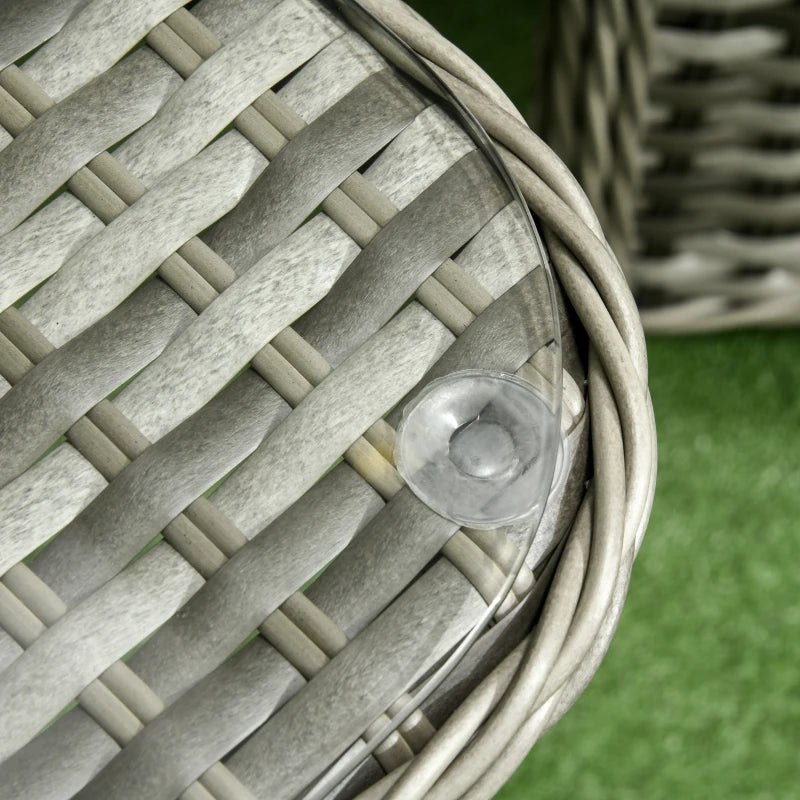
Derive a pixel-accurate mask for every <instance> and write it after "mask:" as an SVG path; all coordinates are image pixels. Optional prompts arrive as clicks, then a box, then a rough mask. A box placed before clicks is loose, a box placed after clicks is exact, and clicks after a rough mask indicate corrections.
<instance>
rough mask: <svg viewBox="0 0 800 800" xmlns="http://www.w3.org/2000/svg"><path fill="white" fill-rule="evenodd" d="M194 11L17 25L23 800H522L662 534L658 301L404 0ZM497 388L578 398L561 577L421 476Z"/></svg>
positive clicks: (14, 603) (18, 16)
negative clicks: (491, 373)
mask: <svg viewBox="0 0 800 800" xmlns="http://www.w3.org/2000/svg"><path fill="white" fill-rule="evenodd" d="M182 5H183V4H182V1H181V0H142V2H137V3H127V4H125V3H118V2H113V0H90V1H89V2H82V1H81V0H55V1H54V0H36V1H35V2H30V1H29V0H17V2H12V3H6V4H4V5H3V7H2V9H0V60H2V64H0V66H1V67H3V69H2V71H0V124H1V125H2V128H0V182H2V188H3V192H2V196H3V203H2V206H0V251H1V252H2V259H1V260H0V263H2V265H3V267H2V272H0V301H2V302H1V303H0V305H1V306H2V308H3V309H4V310H3V311H2V312H1V313H0V375H2V379H0V478H1V480H0V575H1V576H2V578H0V671H2V680H0V709H2V711H0V798H2V799H3V800H11V798H21V797H25V798H32V799H33V798H36V800H39V799H41V800H56V798H69V797H78V798H84V800H85V798H103V800H109V799H110V798H125V800H131V799H132V798H143V799H144V798H146V799H147V800H154V798H174V797H181V798H186V799H187V800H209V798H216V799H217V800H234V799H235V800H242V799H243V798H253V797H262V798H269V799H270V800H275V798H287V800H288V798H294V797H300V796H303V797H307V798H313V797H321V796H329V797H337V798H349V797H356V796H358V797H361V798H379V797H391V798H417V797H422V796H425V797H431V798H440V799H441V798H451V797H453V798H454V797H469V798H473V797H475V798H477V797H490V796H492V795H493V794H494V793H495V792H496V790H497V789H498V788H499V787H500V786H501V785H502V783H503V782H504V781H505V780H506V779H507V777H508V776H509V775H510V774H511V772H512V771H513V770H514V769H515V768H516V766H517V765H518V764H519V763H520V761H521V760H522V758H523V757H524V755H525V754H526V753H527V752H528V750H529V749H530V748H531V747H532V745H533V744H534V742H535V741H536V740H537V739H538V738H539V737H540V736H541V735H542V734H543V733H544V732H545V731H546V730H547V729H548V728H549V727H550V726H551V725H553V724H554V723H555V722H556V721H557V720H558V719H559V718H560V717H561V716H562V715H563V714H564V713H565V712H566V710H567V709H568V708H569V707H570V706H571V704H572V703H573V702H574V701H575V699H576V698H577V696H578V695H579V694H580V693H581V692H582V690H583V689H584V688H585V686H586V685H587V683H588V681H589V680H590V679H591V676H592V675H593V674H594V672H595V670H596V669H597V666H598V664H599V662H600V660H601V659H602V657H603V655H604V654H605V652H606V649H607V647H608V645H609V642H610V639H611V636H612V634H613V631H614V628H615V626H616V623H617V620H618V618H619V614H620V612H621V608H622V603H623V600H624V597H625V593H626V590H627V586H628V582H629V577H630V570H631V566H632V562H633V559H634V557H635V554H636V552H637V550H638V548H639V546H640V544H641V541H642V537H643V534H644V530H645V526H646V523H647V518H648V515H649V510H650V506H651V502H652V492H653V486H654V480H655V467H654V459H655V438H654V426H653V418H652V408H651V405H650V400H649V396H648V391H647V372H646V356H645V348H644V343H643V335H642V330H641V326H640V323H639V319H638V316H637V312H636V308H635V306H634V303H633V300H632V297H631V295H630V291H629V289H628V287H627V284H626V282H625V280H624V276H623V273H622V271H621V270H620V268H619V266H618V264H617V262H616V260H615V257H614V255H613V253H612V251H611V249H610V248H609V247H608V245H607V244H606V243H605V240H604V239H603V236H602V233H601V231H600V227H599V224H598V221H597V219H596V217H595V215H594V213H593V211H592V209H591V207H590V205H589V203H588V202H587V200H586V197H585V196H584V195H583V193H582V192H581V190H580V189H579V188H578V185H577V184H576V182H575V181H574V179H573V178H572V177H571V175H570V173H569V172H568V171H567V169H566V168H565V167H564V166H563V164H562V163H561V162H560V161H559V160H558V159H557V158H556V157H555V156H554V155H553V154H552V152H551V151H550V150H549V149H548V148H547V147H546V146H544V145H543V144H542V142H541V141H540V140H539V139H538V138H537V137H536V136H535V134H533V133H532V132H531V131H530V130H529V129H528V127H527V126H526V125H525V124H524V123H523V122H522V121H521V119H520V116H519V114H518V112H517V111H516V110H515V109H514V108H513V106H512V105H511V104H510V103H509V101H508V99H507V98H506V97H505V96H504V95H503V94H502V92H501V91H500V90H499V89H498V88H497V87H496V86H495V85H494V84H493V83H492V82H491V80H490V79H489V78H488V77H487V76H486V75H485V74H484V73H483V72H481V70H479V69H478V68H477V67H476V66H475V65H474V64H473V63H471V62H470V61H469V60H468V59H467V58H466V57H465V56H464V55H463V54H462V53H460V52H459V51H458V50H457V49H456V48H454V47H453V46H452V45H451V44H449V43H448V42H447V41H446V40H444V39H443V38H442V37H441V36H440V35H439V34H437V33H436V31H434V30H433V29H432V28H431V27H430V26H429V25H427V24H426V23H425V22H424V21H423V20H422V19H420V18H419V17H418V16H417V15H416V14H415V13H414V12H412V11H411V10H410V9H409V8H408V7H407V6H405V5H403V4H402V3H401V2H398V0H370V1H369V2H366V3H364V4H363V5H364V7H365V8H366V9H367V11H364V9H363V8H362V7H359V6H357V5H356V4H355V3H352V2H350V1H349V0H341V2H337V3H335V4H332V5H331V6H330V7H328V6H323V5H321V4H320V3H318V2H317V1H316V0H283V1H282V2H277V0H201V2H199V3H197V4H195V5H193V6H192V7H191V9H186V8H182ZM367 12H371V14H372V15H374V16H370V15H369V14H368V13H367ZM378 21H380V23H382V24H383V26H385V27H381V25H380V24H379V23H378ZM391 32H394V34H396V35H397V37H399V38H395V37H394V35H393V34H392V33H391ZM401 40H404V41H405V42H406V43H408V45H410V47H411V48H413V51H416V53H417V54H419V56H421V58H422V59H424V60H419V58H418V57H416V56H414V55H413V54H412V52H411V51H409V50H406V49H405V48H404V46H403V45H402V43H401ZM379 50H380V52H378V51H379ZM390 61H391V62H394V64H395V66H391V65H390ZM396 65H400V66H403V67H404V73H407V74H408V75H410V76H411V77H405V75H404V74H401V72H400V71H399V70H398V68H397V66H396ZM425 65H427V67H426V66H425ZM437 76H438V77H437ZM415 81H416V82H415ZM451 92H452V96H451V94H450V93H451ZM455 98H458V100H456V99H455ZM461 103H463V106H462V105H460V104H461ZM465 108H466V109H469V111H470V112H471V114H474V118H473V117H472V116H470V114H468V113H467V112H466V110H465ZM475 118H477V120H478V122H480V124H481V125H482V126H483V129H485V131H486V132H488V134H489V135H490V136H491V137H492V139H493V140H494V142H495V145H496V147H497V150H496V151H494V150H492V149H491V147H490V146H489V145H488V139H485V136H486V134H485V133H484V132H483V130H482V129H481V128H480V127H478V125H477V123H475ZM458 120H460V121H458ZM468 133H471V134H472V135H468ZM479 145H480V146H479ZM498 152H499V153H500V154H501V156H502V162H501V161H500V159H499V158H497V156H496V153H498ZM493 159H496V161H493ZM268 164H269V166H267V165H268ZM505 171H507V173H506V172H505ZM508 174H510V175H511V176H513V178H514V179H515V180H516V183H517V185H518V187H519V190H521V192H522V194H523V195H524V200H525V201H526V202H527V204H528V206H529V207H530V209H531V210H532V211H533V213H534V215H535V216H536V218H537V219H538V221H539V222H540V224H541V227H542V231H543V235H544V239H545V242H546V245H547V253H548V255H549V259H550V260H551V263H552V270H553V273H554V275H555V277H556V285H555V287H553V286H551V285H550V286H549V285H548V275H549V272H548V270H549V266H548V265H547V263H546V258H545V257H544V253H543V252H542V251H539V250H537V249H536V248H535V247H531V246H530V244H531V242H532V241H534V240H533V239H532V238H531V235H530V222H529V220H526V214H525V213H523V212H522V209H523V206H522V202H523V201H522V200H521V198H520V196H519V195H516V194H515V192H517V191H518V190H517V189H516V187H515V186H514V185H513V184H511V183H502V181H499V179H498V175H500V176H504V177H505V178H507V177H508ZM526 226H527V227H526ZM525 231H527V232H528V233H527V234H526V233H525ZM526 236H527V238H526ZM553 289H554V291H555V296H556V299H557V303H556V307H557V309H558V321H557V324H558V327H559V329H560V331H556V332H555V333H553V331H549V332H548V331H547V330H546V329H541V330H540V329H539V327H538V326H539V323H540V320H539V318H538V317H537V316H536V314H537V313H538V310H540V309H547V308H553V307H554V306H553V305H552V303H551V298H552V297H553V293H552V292H553ZM409 298H411V299H409ZM545 334H547V335H545ZM559 340H560V342H561V348H560V350H559V348H558V346H557V345H558V342H559ZM561 356H563V357H561ZM562 364H563V366H562ZM473 365H479V366H482V367H490V368H494V369H500V370H503V371H507V372H515V371H520V372H521V374H523V375H524V376H525V377H527V378H528V379H529V380H530V381H533V382H535V381H537V380H538V381H545V382H547V384H548V386H550V387H551V389H552V390H553V391H556V388H557V387H558V386H559V385H561V384H562V383H563V401H562V416H561V430H562V434H563V437H564V442H565V446H564V451H563V457H564V465H563V469H562V473H563V475H564V479H563V480H561V481H560V482H558V483H557V484H556V485H555V486H554V488H553V491H552V492H551V494H550V496H549V498H548V499H547V505H546V508H545V509H544V514H543V516H542V518H541V521H540V523H539V524H538V529H537V530H536V531H535V538H534V539H533V545H532V547H530V549H528V548H527V546H526V547H522V545H521V542H522V541H523V539H520V538H519V530H518V529H519V527H522V528H524V527H525V526H524V525H523V526H517V528H513V527H512V528H503V529H498V530H494V531H477V532H476V531H472V530H469V529H464V528H459V526H458V525H457V524H454V523H452V522H450V520H448V519H445V518H444V517H440V516H439V515H437V514H435V513H434V512H433V511H431V510H430V509H428V508H427V507H426V506H425V505H424V504H423V503H422V502H420V501H419V500H418V499H417V498H416V497H415V495H414V494H413V493H412V492H411V491H410V490H409V489H408V487H407V486H405V485H404V483H403V481H402V479H401V478H400V476H399V474H398V472H397V470H396V469H395V466H394V463H393V452H394V442H395V425H396V423H397V421H398V417H397V414H398V413H399V409H401V408H402V406H403V402H402V401H403V398H404V397H406V396H413V395H414V392H415V391H416V389H415V387H424V386H425V385H426V384H427V383H428V382H429V381H430V380H431V378H432V377H435V376H436V375H437V374H447V373H449V372H452V371H453V370H456V369H464V368H465V367H471V366H473ZM554 387H556V388H554ZM398 404H399V408H398V409H397V410H393V407H394V406H397V405H398ZM590 420H591V424H590ZM528 527H530V525H529V526H528ZM515 537H516V538H515ZM523 558H524V563H522V559H523ZM520 564H521V566H520ZM513 565H516V567H514V566H513ZM326 566H327V569H325V572H324V573H323V574H322V575H320V576H318V573H319V572H320V571H321V570H322V569H323V568H325V567H326ZM315 578H316V579H315ZM487 611H488V612H493V613H494V622H493V624H491V625H490V626H489V627H488V628H486V629H485V630H480V629H478V628H476V626H475V619H477V618H478V617H480V616H481V615H485V614H486V613H487ZM470 631H474V632H476V635H477V634H480V635H479V636H478V638H477V639H476V641H475V642H474V643H472V645H471V647H469V648H468V649H466V653H465V655H464V656H463V658H462V659H461V660H460V661H458V663H457V664H456V665H455V666H454V668H453V669H452V670H451V671H449V672H448V673H447V674H443V675H442V676H441V679H440V680H439V681H438V682H432V683H430V682H429V683H425V681H428V675H429V674H430V673H431V671H432V670H435V669H436V668H437V665H439V664H441V663H442V661H443V659H445V658H446V657H447V656H448V653H449V652H450V651H452V649H453V648H454V647H457V646H458V645H459V642H463V641H467V640H465V639H464V637H465V636H466V635H467V634H468V633H469V632H470ZM421 685H424V686H430V691H429V692H428V693H427V694H423V693H422V692H421V690H420V686H421ZM411 695H416V696H415V697H414V698H413V699H414V702H415V704H416V706H417V707H415V705H413V704H412V705H409V700H410V699H411Z"/></svg>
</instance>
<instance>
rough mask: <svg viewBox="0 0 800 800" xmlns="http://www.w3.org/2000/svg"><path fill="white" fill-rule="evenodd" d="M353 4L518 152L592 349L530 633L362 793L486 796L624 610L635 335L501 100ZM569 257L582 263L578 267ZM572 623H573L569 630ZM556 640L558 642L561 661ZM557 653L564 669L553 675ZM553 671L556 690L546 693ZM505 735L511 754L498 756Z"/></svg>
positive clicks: (634, 481) (636, 404)
mask: <svg viewBox="0 0 800 800" xmlns="http://www.w3.org/2000/svg"><path fill="white" fill-rule="evenodd" d="M362 4H363V5H364V6H365V7H367V8H368V9H369V10H370V11H372V12H373V13H374V14H375V15H376V16H377V17H378V18H379V19H381V20H382V21H383V22H384V23H385V24H386V25H387V26H388V27H390V28H392V29H393V30H395V32H396V33H398V35H400V36H401V37H402V38H404V39H405V40H406V41H408V42H409V43H410V44H411V45H412V47H414V49H415V50H417V51H418V52H419V53H421V54H422V55H423V56H424V57H426V58H428V59H429V61H430V62H431V64H432V66H434V68H437V67H438V69H437V72H438V73H439V75H440V77H442V78H443V79H444V80H445V81H446V82H447V83H448V84H449V85H450V87H451V88H452V89H453V91H454V92H455V93H456V95H457V96H458V97H459V98H460V99H461V100H462V102H464V103H465V104H466V105H467V106H468V107H469V108H470V110H471V111H472V112H473V113H474V114H475V115H476V116H477V118H478V119H479V121H480V122H481V123H482V124H483V125H484V127H485V128H486V129H487V131H488V132H489V133H490V135H492V136H494V138H495V139H496V140H497V141H498V142H499V143H500V144H501V145H507V146H508V147H509V149H510V150H511V151H514V152H516V153H517V156H519V157H517V156H515V155H513V154H512V153H509V152H505V153H504V158H505V160H506V163H507V165H508V167H509V169H510V170H511V171H512V174H513V175H514V177H515V178H516V179H517V180H518V181H519V182H520V185H521V188H522V190H523V194H524V195H525V198H526V200H527V201H528V203H529V205H530V206H531V209H532V210H533V211H534V212H535V213H537V214H538V216H539V218H540V219H541V221H542V223H543V225H544V227H545V237H546V241H547V243H548V245H549V246H550V254H551V257H552V261H553V266H554V268H555V271H556V273H557V274H558V276H559V278H560V279H561V282H562V284H563V286H564V289H565V292H566V295H567V297H568V298H569V300H570V301H571V302H572V303H573V305H574V306H575V308H576V310H577V312H578V315H579V317H580V319H581V321H582V323H583V324H584V326H585V327H586V329H587V332H588V334H589V338H590V341H591V345H592V356H591V363H590V372H589V393H590V403H591V409H592V424H593V428H594V433H593V438H594V441H595V449H594V459H595V480H594V486H593V491H592V492H591V493H590V494H588V495H587V498H586V499H585V501H584V503H583V505H582V507H581V509H580V511H579V513H578V518H577V520H576V524H575V525H574V526H573V529H572V532H571V534H570V538H569V541H568V543H567V549H566V551H565V554H564V556H563V558H562V562H561V564H560V565H559V570H558V573H557V576H556V578H555V580H554V583H553V585H552V587H551V596H550V597H549V599H548V604H547V606H546V609H545V611H544V612H543V616H542V619H541V621H540V623H539V625H538V626H537V629H536V631H535V632H534V633H532V634H531V635H530V636H529V637H528V638H527V639H526V641H525V642H524V643H523V644H521V645H520V646H519V647H518V648H517V650H515V651H514V653H513V654H512V655H511V656H509V657H508V658H507V659H506V661H504V662H503V664H502V665H501V666H500V667H498V668H497V669H496V670H495V671H494V672H493V673H492V674H491V675H490V676H489V677H488V678H487V679H486V680H485V681H484V682H483V683H482V684H481V685H480V686H479V687H478V688H477V689H476V690H475V691H474V692H473V693H472V694H471V695H470V697H469V698H468V700H467V701H465V703H463V704H462V706H461V708H460V709H458V711H456V712H455V714H454V715H453V716H452V717H451V719H450V720H448V722H447V723H445V725H444V726H443V727H442V728H441V729H440V731H439V732H438V733H437V734H435V735H434V737H433V739H432V740H431V742H430V743H429V744H428V746H427V747H426V749H425V750H424V751H423V752H422V754H421V755H419V756H417V757H416V758H415V759H414V761H413V762H411V765H410V766H409V767H407V768H403V770H402V771H398V773H400V772H402V774H398V773H392V774H390V775H389V776H387V778H386V779H384V780H383V781H381V782H380V783H379V784H376V785H375V786H374V787H372V788H371V789H370V790H367V791H366V792H364V793H362V794H361V795H360V798H361V800H376V799H377V798H379V797H384V798H391V800H400V798H403V800H412V798H420V797H423V796H424V797H429V798H436V799H437V800H443V799H444V798H451V797H452V798H455V797H465V798H466V797H469V798H489V797H491V796H493V794H494V792H495V791H496V789H497V788H499V786H500V785H502V783H503V782H504V781H505V779H506V778H507V777H508V776H509V775H510V774H511V772H513V770H514V769H515V768H516V767H517V766H518V765H519V763H520V761H521V760H522V758H523V757H524V755H525V753H526V752H527V750H528V748H529V747H530V746H532V744H533V743H534V742H535V741H536V739H537V738H538V737H539V736H540V735H541V733H543V731H544V729H545V728H546V726H547V725H549V724H552V722H554V721H555V719H556V718H557V717H558V716H560V715H561V714H563V713H564V711H565V710H566V707H568V706H569V705H570V704H571V703H572V702H574V700H575V699H576V697H577V695H578V694H579V693H580V692H581V691H582V689H583V688H584V686H585V683H586V676H585V675H583V674H580V673H579V672H578V669H579V667H580V665H581V662H582V661H583V660H584V658H586V659H587V661H588V664H587V665H585V666H588V670H587V671H588V672H589V673H590V674H591V673H593V672H594V670H595V669H596V667H597V666H598V665H599V661H600V660H601V659H602V656H603V654H604V653H605V651H606V649H607V647H608V644H609V642H610V638H611V636H612V635H613V631H614V628H615V626H616V622H617V620H618V617H619V613H620V611H621V598H622V596H624V593H625V590H626V587H627V583H628V579H629V567H630V564H631V563H632V560H633V557H634V556H635V553H636V551H637V550H638V547H639V545H640V544H641V540H642V537H643V534H644V529H645V526H646V523H647V519H648V517H649V512H650V508H651V506H652V499H653V491H654V486H655V456H656V445H655V427H654V419H653V414H652V405H651V403H650V400H649V394H648V391H647V363H646V354H645V350H644V345H643V334H642V329H641V325H640V323H639V321H638V315H637V312H636V307H635V304H634V301H633V298H632V295H631V293H630V290H629V289H628V287H627V284H626V283H625V280H624V277H623V274H622V271H621V269H620V268H619V265H618V263H617V262H616V259H615V258H614V256H613V254H612V253H611V251H610V249H609V248H608V246H607V245H606V244H605V240H604V238H603V236H602V232H601V230H600V226H599V223H598V220H597V217H596V216H595V214H594V212H593V211H592V209H591V205H590V204H589V202H588V200H587V199H586V197H585V195H584V193H583V192H582V190H581V189H580V187H579V186H578V184H577V182H576V181H575V180H574V178H572V176H571V175H570V173H569V172H568V170H567V169H566V168H565V166H564V165H563V162H561V161H560V159H558V158H557V157H556V156H555V155H554V154H553V153H552V152H551V151H550V150H549V148H547V147H546V146H544V145H543V143H542V142H541V140H539V139H538V137H536V135H535V134H533V133H532V132H531V131H530V130H528V129H527V128H526V127H525V126H524V125H522V124H521V123H520V122H519V121H518V118H517V117H516V116H512V115H510V114H508V112H507V111H504V109H506V108H507V106H508V103H509V101H508V99H507V98H506V97H505V96H504V95H503V94H502V92H501V91H500V90H499V89H497V88H496V87H495V86H492V87H491V88H483V90H482V94H481V91H479V90H477V89H476V88H475V87H476V86H481V85H483V86H484V87H485V83H483V82H482V81H481V80H480V79H479V78H478V77H477V76H481V75H483V73H482V71H481V70H480V68H478V67H477V66H476V65H475V64H474V63H473V62H471V61H470V60H469V59H468V58H467V57H466V56H464V55H463V54H460V55H458V56H457V57H455V58H454V59H453V58H451V57H448V59H447V64H446V66H444V65H443V64H442V61H443V60H440V59H439V58H438V57H437V56H438V54H439V53H441V52H442V51H443V50H448V48H447V44H446V42H445V40H444V39H443V37H441V35H440V34H438V33H437V32H436V31H435V30H434V29H433V28H432V27H431V26H430V25H428V24H427V23H425V22H424V21H421V20H420V19H419V17H418V16H416V15H415V14H413V12H411V11H410V10H409V9H408V8H407V7H406V6H405V5H404V4H403V3H401V2H400V1H399V0H364V2H363V3H362ZM451 47H452V46H451ZM448 55H449V56H451V55H452V53H451V51H450V52H448ZM565 218H568V220H569V221H568V222H566V221H565ZM559 235H561V236H563V243H562V241H560V240H559V238H558V236H559ZM565 245H566V246H565ZM568 246H569V247H571V248H572V251H573V252H574V253H576V254H578V253H580V255H581V256H582V258H583V264H579V263H578V262H577V261H576V260H575V258H574V257H573V253H571V252H570V251H569V250H568V249H567V247H568ZM595 426H596V427H595ZM623 509H624V513H621V512H622V510H623ZM592 512H593V513H592ZM590 517H593V520H592V523H590V522H589V518H590ZM590 526H593V527H594V539H595V541H597V540H598V539H600V541H603V542H605V547H604V548H603V554H604V555H603V557H602V558H600V559H598V560H595V559H597V555H596V553H597V550H596V548H594V547H593V548H592V551H591V554H590V553H589V547H588V542H587V539H588V538H589V528H590ZM615 556H616V558H615ZM598 561H599V563H598ZM614 562H616V563H614ZM612 565H613V567H614V568H612ZM584 576H585V583H584V580H583V578H584ZM581 589H584V594H583V595H582V597H581V600H580V605H579V604H578V596H579V594H580V592H581ZM589 590H593V591H594V592H595V593H590V591H589ZM612 599H613V600H614V602H613V603H612ZM570 611H575V617H574V618H573V614H572V613H570ZM575 619H577V620H578V624H577V626H576V628H577V632H576V633H573V636H572V638H569V637H570V634H569V633H568V631H567V630H565V625H566V623H565V622H564V620H568V621H570V622H574V620H575ZM574 631H575V628H573V632H574ZM565 641H566V642H569V644H567V646H566V648H565V650H563V651H562V650H561V646H562V644H563V643H564V642H565ZM563 653H567V660H568V662H569V663H563V662H562V663H559V661H558V658H559V654H563ZM554 664H557V666H556V668H555V671H554V672H553V676H554V678H555V679H554V678H553V677H551V678H550V680H549V682H548V679H547V677H546V676H547V675H548V674H549V673H550V667H552V666H553V665H554ZM543 676H544V677H543ZM501 697H502V700H501ZM559 702H561V705H560V706H559ZM498 703H499V704H500V705H499V707H497V704H498ZM537 704H538V707H537ZM492 713H494V716H491V717H490V715H491V714H492ZM526 716H527V722H526V721H525V717H526ZM487 718H488V719H489V722H488V723H486V722H485V720H487ZM476 731H477V734H476V736H475V738H474V739H473V740H472V741H471V743H470V744H469V745H468V746H466V745H467V742H468V740H469V739H470V737H471V736H472V734H473V733H475V732H476ZM515 737H517V744H518V746H517V747H508V745H509V744H510V743H511V742H513V741H514V740H515ZM465 746H466V749H462V748H465ZM459 754H460V755H459ZM392 787H393V788H392Z"/></svg>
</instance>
